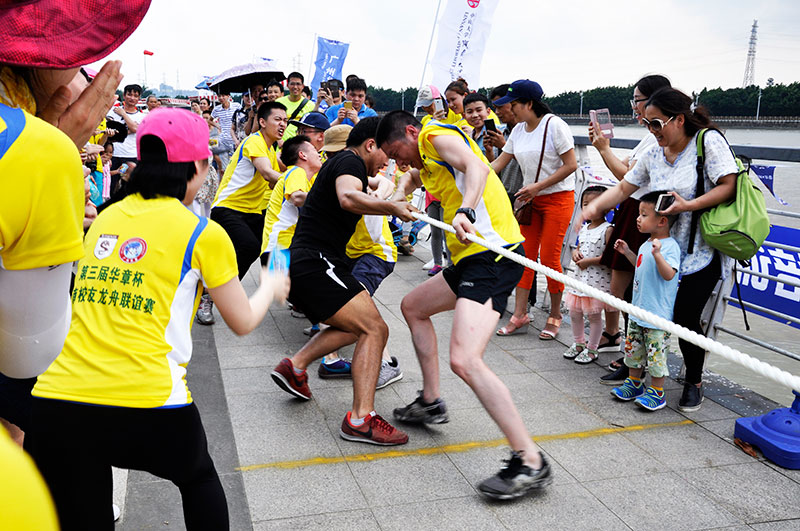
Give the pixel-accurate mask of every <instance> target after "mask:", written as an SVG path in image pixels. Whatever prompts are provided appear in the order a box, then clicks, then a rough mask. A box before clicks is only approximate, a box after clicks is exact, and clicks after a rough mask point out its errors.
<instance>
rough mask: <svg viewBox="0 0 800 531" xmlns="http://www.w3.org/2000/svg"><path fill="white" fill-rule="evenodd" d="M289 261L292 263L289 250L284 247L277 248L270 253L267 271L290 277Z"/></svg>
mask: <svg viewBox="0 0 800 531" xmlns="http://www.w3.org/2000/svg"><path fill="white" fill-rule="evenodd" d="M289 261H290V255H289V249H286V248H283V247H277V248H275V249H274V250H273V251H272V252H271V253H269V259H268V260H267V269H268V270H269V271H274V272H276V273H280V274H282V275H287V276H288V275H289Z"/></svg>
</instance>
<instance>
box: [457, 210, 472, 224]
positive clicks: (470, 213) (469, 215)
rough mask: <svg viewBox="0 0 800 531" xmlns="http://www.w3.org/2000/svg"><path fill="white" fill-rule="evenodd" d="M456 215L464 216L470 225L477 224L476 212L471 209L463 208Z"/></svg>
mask: <svg viewBox="0 0 800 531" xmlns="http://www.w3.org/2000/svg"><path fill="white" fill-rule="evenodd" d="M456 214H464V215H465V216H467V219H468V220H469V222H470V223H475V211H474V210H472V209H471V208H467V207H461V208H459V209H458V210H456Z"/></svg>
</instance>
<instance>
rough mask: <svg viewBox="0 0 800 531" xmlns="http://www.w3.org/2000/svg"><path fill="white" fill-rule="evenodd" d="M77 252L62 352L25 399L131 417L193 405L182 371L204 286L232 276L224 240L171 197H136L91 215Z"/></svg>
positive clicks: (216, 284)
mask: <svg viewBox="0 0 800 531" xmlns="http://www.w3.org/2000/svg"><path fill="white" fill-rule="evenodd" d="M165 228H168V230H165ZM84 247H85V251H86V255H85V257H84V258H83V260H81V261H80V262H79V263H78V269H77V274H76V277H75V288H74V290H73V292H72V323H71V325H70V329H69V333H68V334H67V338H66V340H65V342H64V348H63V349H62V351H61V354H60V355H59V356H58V357H57V358H56V360H55V361H54V362H53V364H52V365H51V366H50V367H49V368H48V369H47V371H45V373H44V374H42V375H41V376H39V380H38V382H37V383H36V386H35V387H34V389H33V392H32V394H33V395H34V396H38V397H40V398H50V399H56V400H68V401H72V402H80V403H88V404H97V405H105V406H119V407H131V408H159V407H180V406H185V405H187V404H190V403H191V402H192V395H191V393H190V392H189V389H188V387H187V385H186V366H187V365H188V363H189V360H190V359H191V357H192V336H191V325H192V321H193V320H194V315H195V312H196V311H197V306H198V304H199V301H200V295H201V294H202V292H203V284H205V285H206V286H207V287H208V288H211V289H213V288H216V287H219V286H222V285H223V284H225V283H227V282H229V281H230V280H232V279H234V278H236V277H237V273H238V269H237V266H236V254H235V252H234V250H233V244H232V243H231V240H230V239H229V238H228V235H227V234H226V233H225V231H224V230H223V229H222V227H220V226H219V225H217V223H215V222H214V221H210V220H208V219H207V218H201V217H198V216H196V215H195V214H193V213H192V212H191V211H190V210H189V209H187V208H186V207H185V206H184V205H183V204H181V202H180V201H178V200H177V199H175V198H167V197H157V198H154V199H144V198H143V197H142V196H141V195H139V194H134V195H131V196H128V197H126V198H125V199H123V200H122V201H120V202H119V203H117V204H115V205H112V206H110V207H109V208H108V209H106V210H105V211H104V212H103V213H102V214H101V215H100V216H98V218H97V220H96V221H95V222H94V223H93V224H92V226H91V228H90V229H89V232H88V233H87V235H86V240H85V244H84Z"/></svg>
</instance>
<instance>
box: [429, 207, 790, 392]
mask: <svg viewBox="0 0 800 531" xmlns="http://www.w3.org/2000/svg"><path fill="white" fill-rule="evenodd" d="M413 215H414V216H415V217H416V218H418V219H421V220H423V221H427V222H428V223H429V224H430V225H432V226H434V227H439V228H440V229H442V230H446V231H447V232H452V233H453V234H455V232H456V230H455V229H454V228H453V227H452V226H450V225H448V224H446V223H442V222H441V221H439V220H436V219H433V218H430V217H428V216H426V215H424V214H420V213H417V212H414V214H413ZM467 239H468V240H470V241H472V242H474V243H477V244H478V245H481V246H483V247H486V248H487V249H489V250H490V251H493V252H495V253H497V254H500V255H503V256H504V257H506V258H508V259H509V260H513V261H514V262H516V263H518V264H520V265H523V266H525V267H527V268H530V269H533V270H534V271H537V272H539V273H542V274H543V275H546V276H548V277H550V278H552V279H553V280H557V281H558V282H561V283H563V284H565V285H567V286H569V287H571V288H574V289H576V290H578V291H580V292H582V293H585V294H586V295H588V296H590V297H592V298H594V299H597V300H599V301H602V302H604V303H606V304H609V305H611V306H613V307H615V308H617V309H618V310H621V311H623V312H626V313H628V314H630V315H633V316H635V317H638V318H639V319H642V320H643V321H647V322H648V323H652V324H653V325H655V326H656V327H658V328H659V329H661V330H665V331H667V332H669V333H670V334H672V335H674V336H678V337H679V338H681V339H685V340H686V341H689V342H691V343H694V344H695V345H697V346H699V347H702V348H703V349H704V350H707V351H708V352H711V353H713V354H718V355H720V356H722V357H723V358H725V359H726V360H728V361H732V362H734V363H738V364H739V365H742V366H743V367H747V368H748V369H750V370H751V371H753V372H755V373H757V374H760V375H761V376H764V377H765V378H769V379H770V380H772V381H774V382H777V383H779V384H781V385H784V386H786V387H788V388H790V389H794V390H795V391H797V392H800V376H795V375H793V374H791V373H789V372H787V371H784V370H782V369H779V368H777V367H773V366H772V365H770V364H769V363H765V362H763V361H761V360H759V359H756V358H754V357H752V356H749V355H747V354H745V353H743V352H739V351H738V350H736V349H733V348H731V347H729V346H727V345H723V344H722V343H719V342H717V341H714V340H713V339H710V338H707V337H705V336H702V335H700V334H698V333H697V332H693V331H692V330H689V329H688V328H684V327H683V326H680V325H677V324H675V323H673V322H672V321H667V320H666V319H664V318H663V317H659V316H658V315H655V314H653V313H650V312H649V311H647V310H644V309H642V308H639V307H638V306H634V305H633V304H630V303H628V302H625V301H624V300H622V299H618V298H616V297H614V296H613V295H611V294H610V293H606V292H604V291H600V290H599V289H597V288H593V287H592V286H589V285H588V284H585V283H583V282H581V281H579V280H576V279H574V278H572V277H568V276H567V275H565V274H563V273H559V272H558V271H555V270H553V269H550V268H549V267H546V266H543V265H542V264H540V263H538V262H534V261H533V260H531V259H530V258H527V257H523V256H520V255H519V254H516V253H514V252H511V251H509V250H508V249H506V248H504V247H501V246H499V245H497V244H495V243H492V242H488V241H486V240H484V239H483V238H480V237H478V236H475V235H474V234H467Z"/></svg>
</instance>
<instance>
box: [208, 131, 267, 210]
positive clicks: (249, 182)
mask: <svg viewBox="0 0 800 531" xmlns="http://www.w3.org/2000/svg"><path fill="white" fill-rule="evenodd" d="M259 157H267V158H268V159H269V161H270V165H271V166H272V169H273V170H275V171H277V172H279V171H281V170H280V167H279V166H278V156H277V155H276V154H275V149H274V148H273V147H272V146H271V145H267V141H266V139H264V137H263V136H261V131H257V132H255V133H253V134H252V135H250V136H248V137H247V138H245V139H244V140H243V141H242V143H241V144H239V147H238V148H236V151H234V152H233V156H232V157H231V162H230V164H228V168H227V169H226V170H225V175H223V176H222V181H221V182H220V183H219V188H218V189H217V196H216V197H215V198H214V203H212V205H211V207H212V208H213V207H217V206H219V207H225V208H230V209H232V210H238V211H239V212H244V213H245V214H259V213H261V212H262V211H263V210H264V209H265V208H267V203H268V202H269V196H270V187H269V183H268V182H267V180H266V179H264V177H263V176H262V175H261V174H260V173H259V172H258V170H256V167H255V165H254V164H253V160H255V159H257V158H259Z"/></svg>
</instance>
